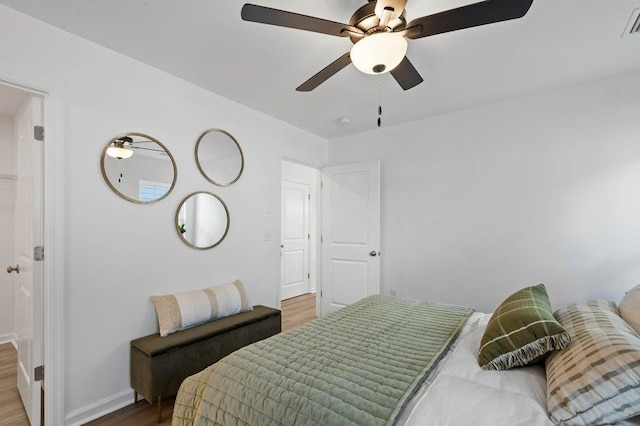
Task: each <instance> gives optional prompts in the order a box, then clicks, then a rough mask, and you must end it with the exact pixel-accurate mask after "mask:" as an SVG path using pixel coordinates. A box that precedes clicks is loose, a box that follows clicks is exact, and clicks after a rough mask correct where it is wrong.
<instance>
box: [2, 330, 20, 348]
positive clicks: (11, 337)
mask: <svg viewBox="0 0 640 426" xmlns="http://www.w3.org/2000/svg"><path fill="white" fill-rule="evenodd" d="M5 343H11V344H12V345H13V347H14V348H17V344H16V335H15V334H13V333H10V334H2V335H0V345H3V344H5Z"/></svg>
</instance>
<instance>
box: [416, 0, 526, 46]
mask: <svg viewBox="0 0 640 426" xmlns="http://www.w3.org/2000/svg"><path fill="white" fill-rule="evenodd" d="M532 3H533V0H485V1H481V2H480V3H473V4H470V5H468V6H462V7H458V8H456V9H451V10H447V11H444V12H440V13H436V14H434V15H429V16H423V17H422V18H417V19H414V20H413V21H411V22H409V24H407V29H406V30H405V31H406V36H407V38H410V39H416V38H422V37H428V36H432V35H436V34H442V33H447V32H450V31H456V30H461V29H463V28H471V27H477V26H480V25H486V24H492V23H494V22H501V21H508V20H510V19H518V18H522V17H523V16H524V15H526V13H527V12H528V11H529V8H530V7H531V4H532ZM416 27H417V28H419V31H418V30H414V31H412V28H416Z"/></svg>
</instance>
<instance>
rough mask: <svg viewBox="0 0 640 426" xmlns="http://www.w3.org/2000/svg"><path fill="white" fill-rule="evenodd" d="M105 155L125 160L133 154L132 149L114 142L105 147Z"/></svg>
mask: <svg viewBox="0 0 640 426" xmlns="http://www.w3.org/2000/svg"><path fill="white" fill-rule="evenodd" d="M107 155H108V156H110V157H113V158H117V159H119V160H125V159H127V158H129V157H131V156H132V155H133V151H132V150H130V149H128V148H125V147H124V144H118V143H115V142H114V144H113V145H112V146H110V147H109V148H107Z"/></svg>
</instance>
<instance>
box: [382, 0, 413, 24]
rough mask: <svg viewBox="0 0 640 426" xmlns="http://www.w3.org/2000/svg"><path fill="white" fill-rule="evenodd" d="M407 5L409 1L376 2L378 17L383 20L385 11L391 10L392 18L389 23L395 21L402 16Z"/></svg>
mask: <svg viewBox="0 0 640 426" xmlns="http://www.w3.org/2000/svg"><path fill="white" fill-rule="evenodd" d="M406 5H407V0H378V1H376V16H377V17H378V18H380V19H383V16H384V11H385V9H387V10H391V16H390V17H389V19H388V20H387V22H389V21H393V20H394V19H396V18H398V17H399V16H400V15H402V12H404V7H405V6H406Z"/></svg>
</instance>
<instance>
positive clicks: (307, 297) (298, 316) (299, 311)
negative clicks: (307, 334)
mask: <svg viewBox="0 0 640 426" xmlns="http://www.w3.org/2000/svg"><path fill="white" fill-rule="evenodd" d="M314 319H316V294H315V293H309V294H303V295H302V296H298V297H292V298H291V299H287V300H283V301H282V331H287V330H291V329H292V328H295V327H297V326H299V325H302V324H304V323H306V322H309V321H311V320H314Z"/></svg>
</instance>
